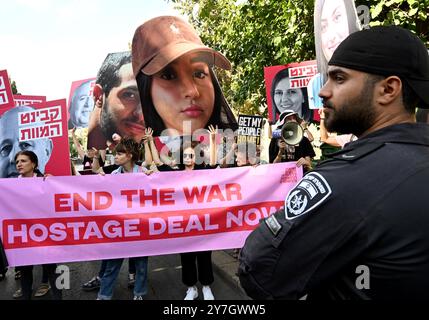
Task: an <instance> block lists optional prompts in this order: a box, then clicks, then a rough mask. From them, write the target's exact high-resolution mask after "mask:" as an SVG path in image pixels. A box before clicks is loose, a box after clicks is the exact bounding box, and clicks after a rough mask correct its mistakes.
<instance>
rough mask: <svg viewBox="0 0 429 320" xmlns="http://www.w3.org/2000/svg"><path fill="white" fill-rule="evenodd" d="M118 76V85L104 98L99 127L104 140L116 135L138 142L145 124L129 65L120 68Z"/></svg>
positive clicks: (143, 133)
mask: <svg viewBox="0 0 429 320" xmlns="http://www.w3.org/2000/svg"><path fill="white" fill-rule="evenodd" d="M118 75H119V78H120V84H119V85H118V86H116V87H113V88H112V89H111V91H110V92H109V95H108V96H107V97H105V103H104V106H103V109H102V111H101V117H100V127H101V130H102V131H103V134H104V136H105V137H106V138H107V137H109V138H110V137H112V135H113V134H114V133H118V134H119V135H121V136H123V137H125V136H127V137H133V138H134V139H135V140H136V141H140V140H141V139H142V138H143V136H144V135H145V132H144V130H145V123H144V119H143V112H142V109H141V103H140V97H139V92H138V88H137V83H136V80H135V78H134V76H133V73H132V67H131V63H128V64H124V65H123V66H121V68H120V69H119V73H118Z"/></svg>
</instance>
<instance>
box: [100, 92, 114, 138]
mask: <svg viewBox="0 0 429 320" xmlns="http://www.w3.org/2000/svg"><path fill="white" fill-rule="evenodd" d="M109 110H110V108H109V104H108V102H107V99H106V101H105V103H104V106H103V111H102V112H101V116H100V129H101V132H102V133H103V135H104V137H105V138H106V139H107V140H110V141H111V140H112V135H113V134H114V133H118V128H117V127H116V125H115V120H114V119H113V116H112V114H111V113H110V112H109Z"/></svg>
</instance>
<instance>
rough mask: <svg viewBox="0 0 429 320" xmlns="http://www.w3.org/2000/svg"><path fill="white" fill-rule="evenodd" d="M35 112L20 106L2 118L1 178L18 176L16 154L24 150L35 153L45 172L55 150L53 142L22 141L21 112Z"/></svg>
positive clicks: (0, 126)
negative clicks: (20, 132) (19, 116)
mask: <svg viewBox="0 0 429 320" xmlns="http://www.w3.org/2000/svg"><path fill="white" fill-rule="evenodd" d="M26 111H34V108H32V107H28V106H20V107H15V108H12V109H10V110H8V111H6V112H5V113H4V114H3V115H2V116H1V118H0V178H8V177H13V176H17V175H18V173H17V171H16V165H15V154H16V153H17V152H19V151H22V150H31V151H33V152H34V153H35V154H36V155H37V158H38V163H39V168H40V170H41V171H42V172H43V171H44V170H45V166H46V164H47V163H48V161H49V159H50V157H51V154H52V149H53V143H52V140H51V139H49V138H41V139H37V140H27V141H26V140H20V134H19V118H18V115H19V113H20V112H26Z"/></svg>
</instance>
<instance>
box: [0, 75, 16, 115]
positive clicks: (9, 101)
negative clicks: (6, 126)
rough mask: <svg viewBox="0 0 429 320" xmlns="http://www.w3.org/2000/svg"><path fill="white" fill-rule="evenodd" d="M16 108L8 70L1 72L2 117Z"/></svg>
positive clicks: (0, 111) (0, 102) (0, 101)
mask: <svg viewBox="0 0 429 320" xmlns="http://www.w3.org/2000/svg"><path fill="white" fill-rule="evenodd" d="M14 106H15V102H14V101H13V94H12V88H11V86H10V81H9V76H8V74H7V70H0V116H1V115H2V114H3V113H4V112H6V111H7V110H9V109H10V108H13V107H14Z"/></svg>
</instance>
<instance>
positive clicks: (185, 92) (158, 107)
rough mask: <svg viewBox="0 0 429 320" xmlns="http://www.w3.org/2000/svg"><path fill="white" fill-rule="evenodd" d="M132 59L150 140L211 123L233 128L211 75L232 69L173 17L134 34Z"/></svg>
mask: <svg viewBox="0 0 429 320" xmlns="http://www.w3.org/2000/svg"><path fill="white" fill-rule="evenodd" d="M132 57H133V58H132V59H133V60H132V62H133V72H134V76H135V77H136V80H137V85H138V88H139V93H140V99H141V105H142V108H143V114H144V118H145V122H146V125H147V126H148V127H151V128H153V130H154V136H160V135H184V134H190V133H193V132H195V131H196V130H198V129H203V128H207V127H208V125H210V124H211V125H215V126H216V125H217V126H218V128H219V129H227V128H231V129H232V130H235V129H237V122H236V120H235V117H234V115H233V113H232V111H231V109H230V107H229V105H228V103H227V102H226V100H225V98H224V96H223V93H222V91H221V88H220V86H219V83H218V81H217V79H216V76H215V74H214V72H213V70H212V67H214V66H217V67H220V68H222V69H225V70H228V69H230V68H231V64H230V62H229V61H228V60H227V59H226V58H225V57H224V56H223V55H222V54H221V53H219V52H218V51H215V50H213V49H211V48H209V47H207V46H205V45H204V44H203V43H202V42H201V39H200V37H199V36H198V34H197V33H196V31H195V30H194V28H193V27H192V26H191V25H189V24H188V23H187V22H185V21H183V20H182V19H180V18H178V17H174V16H161V17H157V18H154V19H151V20H149V21H147V22H145V23H144V24H142V25H141V26H139V27H138V28H137V30H136V31H135V34H134V38H133V43H132ZM165 129H170V130H169V132H163V131H164V130H165Z"/></svg>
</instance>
